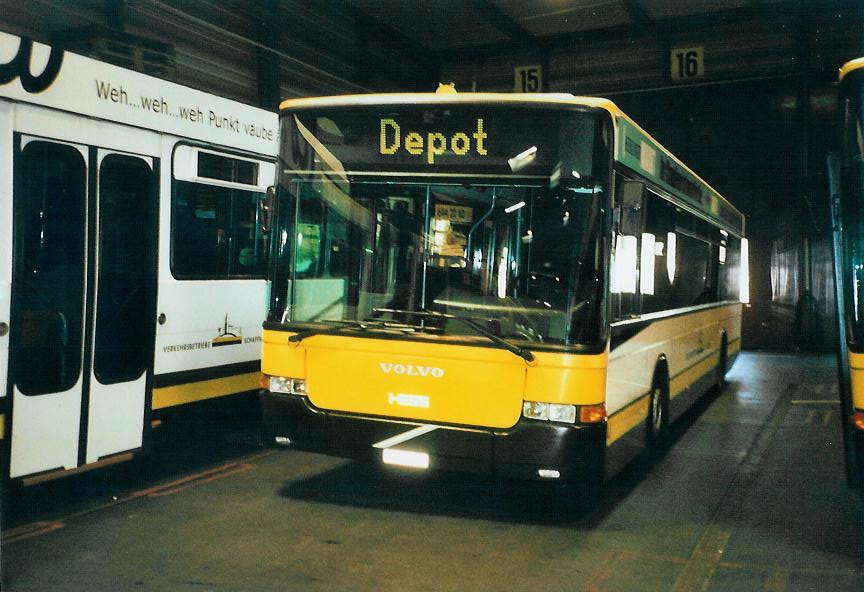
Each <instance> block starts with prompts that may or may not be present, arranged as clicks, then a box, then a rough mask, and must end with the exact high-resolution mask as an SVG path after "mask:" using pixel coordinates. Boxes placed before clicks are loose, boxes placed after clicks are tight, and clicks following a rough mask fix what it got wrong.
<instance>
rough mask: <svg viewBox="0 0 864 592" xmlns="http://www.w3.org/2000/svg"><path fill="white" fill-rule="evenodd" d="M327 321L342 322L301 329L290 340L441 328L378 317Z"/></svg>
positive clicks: (412, 331) (330, 321)
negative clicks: (320, 327)
mask: <svg viewBox="0 0 864 592" xmlns="http://www.w3.org/2000/svg"><path fill="white" fill-rule="evenodd" d="M325 322H327V323H341V324H340V325H339V326H336V327H327V328H324V329H318V328H316V329H306V330H305V331H300V332H298V333H295V334H294V335H292V336H291V337H289V338H288V341H289V342H291V343H297V342H299V341H303V340H304V339H306V338H307V337H314V336H316V335H339V334H342V333H353V332H357V333H364V332H370V331H375V330H388V331H402V332H407V333H414V332H415V331H424V332H428V331H439V330H440V329H432V328H430V327H422V326H419V325H408V324H405V323H393V322H390V321H383V320H378V319H365V320H363V321H352V320H348V319H343V320H328V321H325Z"/></svg>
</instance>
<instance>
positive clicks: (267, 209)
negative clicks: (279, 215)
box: [258, 185, 276, 233]
mask: <svg viewBox="0 0 864 592" xmlns="http://www.w3.org/2000/svg"><path fill="white" fill-rule="evenodd" d="M275 206H276V186H275V185H271V186H270V187H268V188H267V194H266V196H265V197H264V198H263V199H262V200H261V201H259V202H258V208H259V210H260V212H259V215H260V220H261V232H263V233H268V232H270V226H271V224H272V222H273V212H274V210H275Z"/></svg>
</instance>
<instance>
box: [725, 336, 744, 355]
mask: <svg viewBox="0 0 864 592" xmlns="http://www.w3.org/2000/svg"><path fill="white" fill-rule="evenodd" d="M739 351H741V340H740V339H736V340H734V341H729V342H727V349H726V354H727V355H729V356H732V355H735V354H737V353H738V352H739Z"/></svg>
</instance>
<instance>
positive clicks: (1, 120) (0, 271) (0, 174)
mask: <svg viewBox="0 0 864 592" xmlns="http://www.w3.org/2000/svg"><path fill="white" fill-rule="evenodd" d="M12 116H13V107H12V105H11V104H10V103H7V102H5V101H0V323H6V324H7V325H9V321H10V320H11V319H10V310H9V300H10V297H11V295H12ZM8 377H9V333H6V335H4V336H0V399H3V398H4V397H6V387H7V384H8V383H7V380H8Z"/></svg>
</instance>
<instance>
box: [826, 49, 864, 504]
mask: <svg viewBox="0 0 864 592" xmlns="http://www.w3.org/2000/svg"><path fill="white" fill-rule="evenodd" d="M840 96H841V109H842V113H843V155H842V160H841V162H840V164H839V166H835V167H834V170H835V171H837V169H839V171H837V172H839V180H838V179H836V178H835V179H833V182H832V185H833V186H834V187H833V190H832V193H833V194H834V195H835V198H834V199H833V200H832V207H833V210H834V220H835V224H834V228H835V232H834V246H835V255H834V263H835V279H836V282H837V292H836V296H837V306H838V324H837V325H838V329H839V334H840V339H839V343H838V348H839V349H838V351H839V367H840V395H841V403H842V413H843V418H844V421H843V429H844V434H843V437H844V444H845V452H846V475H847V480H848V482H849V484H850V485H851V486H857V487H861V484H862V480H864V479H862V477H864V285H862V284H864V215H862V212H864V58H859V59H857V60H852V61H851V62H849V63H847V64H845V65H844V66H843V67H842V68H840Z"/></svg>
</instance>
